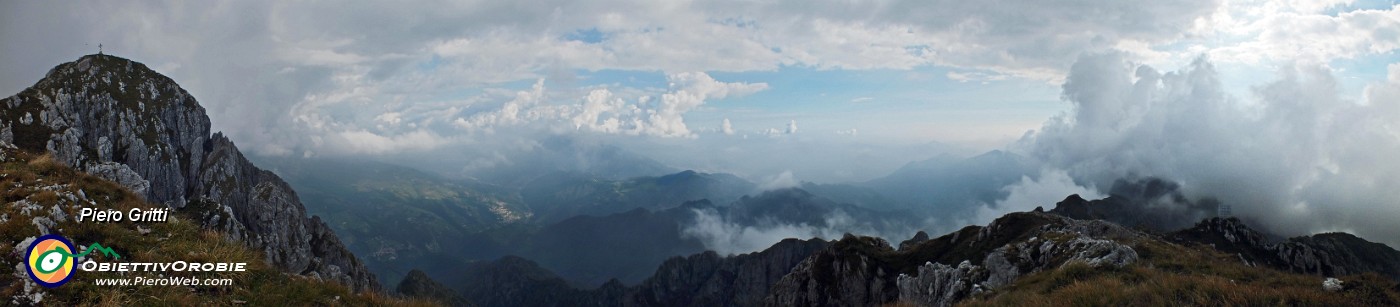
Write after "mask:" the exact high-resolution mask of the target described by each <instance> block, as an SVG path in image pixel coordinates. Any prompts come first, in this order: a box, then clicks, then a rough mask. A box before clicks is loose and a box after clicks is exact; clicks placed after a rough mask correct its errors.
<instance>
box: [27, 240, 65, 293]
mask: <svg viewBox="0 0 1400 307" xmlns="http://www.w3.org/2000/svg"><path fill="white" fill-rule="evenodd" d="M72 254H73V242H70V241H68V239H66V238H64V237H63V236H60V235H56V234H49V235H44V236H42V237H39V238H38V239H35V240H34V244H30V245H29V253H28V255H29V258H26V259H27V260H26V261H25V264H27V265H28V266H29V278H30V279H33V280H34V282H36V283H39V285H42V286H44V287H48V288H53V287H58V286H60V285H63V284H64V283H67V282H68V280H69V279H72V278H73V262H74V261H76V260H74V259H72V257H69V255H72Z"/></svg>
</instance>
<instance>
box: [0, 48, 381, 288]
mask: <svg viewBox="0 0 1400 307" xmlns="http://www.w3.org/2000/svg"><path fill="white" fill-rule="evenodd" d="M0 141H3V142H9V143H13V144H15V145H18V146H19V147H20V148H22V149H25V150H28V151H33V152H49V153H52V154H53V156H54V158H55V159H56V160H58V161H60V162H62V163H63V164H65V165H68V166H70V167H73V168H75V169H79V170H84V171H86V172H88V173H91V174H94V175H98V176H101V177H103V178H106V179H109V180H112V181H116V182H118V183H121V184H123V185H126V186H127V188H129V189H131V190H133V191H137V192H142V193H141V196H143V197H145V198H146V200H148V201H150V202H153V203H159V204H164V205H166V206H169V207H171V208H179V209H181V210H186V211H193V212H194V213H195V214H196V215H200V216H203V217H204V218H203V219H202V222H204V226H205V227H206V228H212V229H217V230H220V231H223V232H224V233H225V234H227V235H228V236H229V237H230V239H234V240H240V241H244V242H247V243H248V244H249V245H250V246H252V247H255V248H259V249H262V250H263V251H264V252H265V254H266V256H267V258H268V260H269V261H270V262H272V263H274V264H275V265H276V266H278V267H279V268H281V269H282V270H283V271H284V272H288V273H293V274H303V275H308V276H313V277H319V278H325V279H330V280H336V281H340V282H342V283H344V284H346V285H349V286H351V287H353V288H355V289H357V290H365V289H377V288H378V287H379V286H378V284H377V282H375V280H374V278H373V276H372V274H370V273H369V272H368V271H367V270H366V269H365V268H364V266H363V265H362V264H361V263H360V262H359V260H358V259H356V258H355V257H354V255H351V254H350V252H349V251H348V250H346V249H345V247H344V245H343V244H341V243H340V241H339V239H338V238H337V237H336V236H335V234H334V233H332V232H331V230H330V229H329V228H327V227H326V226H325V225H324V223H322V222H320V220H319V219H315V218H310V217H308V216H307V215H306V210H305V209H304V208H303V207H302V205H301V202H300V200H299V199H298V198H297V196H296V193H295V192H294V191H292V190H291V188H290V187H288V186H287V184H286V183H285V182H283V181H282V179H281V178H278V177H277V176H276V175H274V174H272V173H270V172H267V171H264V170H262V169H260V168H258V167H257V166H254V165H253V164H252V163H250V162H248V160H247V159H245V158H244V157H243V154H242V153H241V152H239V151H238V148H237V147H236V146H234V144H233V142H231V141H229V140H228V139H227V138H225V137H224V136H223V135H222V134H213V135H211V134H210V122H209V117H208V115H206V114H205V110H204V108H203V107H201V106H200V104H199V103H198V101H196V100H195V99H194V97H193V96H191V95H190V94H189V93H188V92H186V91H185V90H184V89H182V88H180V86H179V85H178V84H176V83H175V82H174V80H171V79H170V78H169V77H166V76H164V75H161V74H160V73H158V72H155V71H154V70H151V69H150V68H149V67H147V66H146V65H143V64H141V63H138V62H135V61H131V60H128V59H124V58H121V57H117V56H111V55H88V56H84V57H82V58H79V59H78V60H76V61H73V62H68V63H63V64H60V65H58V66H57V67H55V68H54V69H52V70H50V71H49V73H48V74H47V75H46V76H45V77H44V78H43V79H41V80H39V81H38V82H37V83H35V85H34V86H31V87H29V88H27V89H24V90H23V91H21V92H20V93H18V94H15V95H14V96H10V97H7V98H4V99H0Z"/></svg>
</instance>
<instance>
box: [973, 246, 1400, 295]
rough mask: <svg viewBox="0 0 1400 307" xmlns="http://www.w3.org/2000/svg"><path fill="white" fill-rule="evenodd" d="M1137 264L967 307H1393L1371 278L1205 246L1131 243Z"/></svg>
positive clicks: (1024, 284)
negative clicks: (1328, 281)
mask: <svg viewBox="0 0 1400 307" xmlns="http://www.w3.org/2000/svg"><path fill="white" fill-rule="evenodd" d="M1134 249H1135V250H1137V251H1138V253H1139V254H1140V255H1141V256H1142V257H1143V258H1142V260H1141V261H1139V262H1138V263H1135V264H1133V265H1130V266H1127V267H1124V268H1112V267H1108V268H1100V269H1094V268H1090V267H1089V266H1087V265H1082V264H1077V263H1076V264H1070V265H1067V266H1064V267H1061V268H1059V269H1055V270H1049V271H1044V272H1039V273H1035V274H1031V275H1029V276H1026V277H1023V278H1021V279H1019V280H1017V281H1016V283H1014V284H1012V285H1011V286H1008V287H1006V288H1003V289H999V290H997V291H995V292H992V293H988V294H983V295H980V296H977V297H974V298H972V299H970V300H967V301H964V302H962V303H961V304H960V305H968V306H1086V305H1092V306H1222V305H1223V306H1395V305H1397V304H1398V303H1400V288H1398V287H1397V285H1396V283H1395V281H1393V280H1390V279H1388V278H1385V277H1381V276H1380V275H1376V274H1370V273H1368V274H1362V275H1353V276H1338V278H1339V279H1341V280H1343V281H1344V287H1345V289H1344V290H1343V291H1338V292H1327V291H1325V290H1323V289H1322V280H1323V278H1322V277H1318V276H1314V275H1302V274H1293V273H1288V272H1282V271H1278V270H1273V269H1267V268H1259V267H1249V266H1246V265H1244V264H1243V263H1241V262H1240V261H1239V260H1238V258H1237V257H1236V256H1235V255H1227V254H1223V253H1220V252H1217V251H1215V250H1214V249H1213V248H1211V247H1209V246H1181V245H1176V244H1171V243H1165V242H1161V241H1144V242H1136V243H1135V245H1134Z"/></svg>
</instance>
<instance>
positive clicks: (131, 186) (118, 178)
mask: <svg viewBox="0 0 1400 307" xmlns="http://www.w3.org/2000/svg"><path fill="white" fill-rule="evenodd" d="M83 172H86V173H88V174H92V175H93V176H97V177H101V178H102V179H107V180H111V181H112V182H116V183H117V184H120V185H122V186H124V187H126V188H127V189H128V190H131V192H132V193H135V194H136V195H146V192H148V191H150V190H151V182H150V181H146V179H143V178H141V175H140V174H137V173H136V171H132V170H131V168H130V167H127V166H126V164H121V163H116V162H96V163H88V164H87V166H86V167H83Z"/></svg>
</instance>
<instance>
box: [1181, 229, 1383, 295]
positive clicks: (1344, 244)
mask: <svg viewBox="0 0 1400 307" xmlns="http://www.w3.org/2000/svg"><path fill="white" fill-rule="evenodd" d="M1169 237H1170V238H1171V239H1172V240H1173V241H1177V242H1183V243H1196V244H1206V245H1211V246H1213V247H1215V249H1217V250H1220V251H1221V252H1225V253H1228V254H1235V255H1236V257H1238V258H1239V259H1240V261H1242V262H1244V263H1245V264H1247V265H1251V266H1267V267H1272V268H1276V269H1280V270H1284V271H1291V272H1297V273H1305V274H1315V275H1321V276H1343V275H1350V274H1359V273H1364V272H1375V273H1378V274H1381V275H1383V276H1387V277H1390V278H1392V279H1397V280H1400V251H1396V250H1395V249H1392V248H1390V247H1389V246H1386V245H1385V244H1380V243H1375V242H1370V241H1366V240H1365V239H1361V238H1358V237H1356V236H1354V235H1351V234H1346V233H1323V234H1316V235H1311V236H1301V237H1294V238H1290V239H1287V240H1283V241H1281V242H1268V241H1267V239H1266V237H1267V236H1265V235H1264V234H1262V233H1260V232H1258V231H1255V230H1253V229H1251V228H1250V227H1249V226H1247V225H1245V224H1244V222H1243V221H1241V220H1239V219H1237V218H1233V217H1232V218H1211V219H1206V220H1203V221H1201V222H1200V223H1197V224H1196V226H1195V227H1192V228H1188V229H1184V230H1181V231H1177V232H1174V233H1171V234H1170V235H1169Z"/></svg>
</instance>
